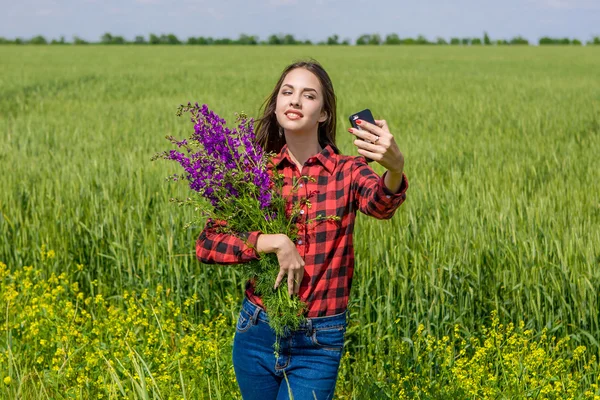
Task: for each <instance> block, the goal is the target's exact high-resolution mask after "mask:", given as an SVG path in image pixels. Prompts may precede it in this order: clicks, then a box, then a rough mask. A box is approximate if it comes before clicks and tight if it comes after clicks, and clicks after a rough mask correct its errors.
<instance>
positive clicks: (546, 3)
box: [530, 0, 600, 10]
mask: <svg viewBox="0 0 600 400" xmlns="http://www.w3.org/2000/svg"><path fill="white" fill-rule="evenodd" d="M530 1H532V2H533V3H535V4H537V5H538V6H540V7H543V8H551V9H554V10H600V2H599V1H598V0H530Z"/></svg>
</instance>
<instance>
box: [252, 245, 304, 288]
mask: <svg viewBox="0 0 600 400" xmlns="http://www.w3.org/2000/svg"><path fill="white" fill-rule="evenodd" d="M256 247H257V251H258V252H262V253H275V254H276V255H277V260H278V261H279V274H278V275H277V279H276V280H275V286H274V287H273V289H277V287H278V286H279V285H280V284H281V282H282V281H283V279H284V278H285V276H286V275H287V282H288V294H289V295H290V297H291V296H292V295H294V294H298V291H299V290H300V283H301V282H302V278H303V277H304V260H303V259H302V257H300V254H299V253H298V250H297V249H296V245H295V244H294V242H292V241H291V240H290V238H289V237H287V236H286V235H284V234H276V235H266V234H263V235H260V236H258V241H257V242H256Z"/></svg>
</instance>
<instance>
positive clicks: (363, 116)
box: [348, 108, 375, 163]
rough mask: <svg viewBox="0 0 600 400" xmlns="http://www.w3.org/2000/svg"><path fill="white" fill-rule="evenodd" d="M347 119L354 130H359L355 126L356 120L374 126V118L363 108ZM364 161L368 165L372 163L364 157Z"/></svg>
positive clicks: (358, 127) (357, 126)
mask: <svg viewBox="0 0 600 400" xmlns="http://www.w3.org/2000/svg"><path fill="white" fill-rule="evenodd" d="M348 119H349V120H350V125H352V127H353V128H356V129H360V126H359V125H357V124H356V120H357V119H360V120H363V121H367V122H370V123H372V124H373V125H375V118H373V114H371V110H369V109H368V108H365V109H364V110H362V111H359V112H357V113H354V114H352V115H350V117H348ZM361 140H364V139H361ZM365 159H366V160H367V162H368V163H370V162H372V161H373V160H371V159H370V158H367V157H365Z"/></svg>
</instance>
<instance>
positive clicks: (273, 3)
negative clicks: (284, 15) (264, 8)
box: [269, 0, 298, 7]
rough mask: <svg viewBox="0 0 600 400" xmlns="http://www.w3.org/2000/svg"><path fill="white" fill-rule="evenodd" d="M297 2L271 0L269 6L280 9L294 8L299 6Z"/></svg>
mask: <svg viewBox="0 0 600 400" xmlns="http://www.w3.org/2000/svg"><path fill="white" fill-rule="evenodd" d="M297 3H298V1H297V0H269V5H271V6H275V7H280V6H293V5H295V4H297Z"/></svg>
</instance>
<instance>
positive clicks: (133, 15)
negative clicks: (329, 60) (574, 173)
mask: <svg viewBox="0 0 600 400" xmlns="http://www.w3.org/2000/svg"><path fill="white" fill-rule="evenodd" d="M0 2H1V3H0V10H1V12H0V36H3V37H6V38H11V39H12V38H15V37H22V38H30V37H32V36H35V35H38V34H42V35H44V36H46V37H47V38H49V39H51V38H58V37H60V36H61V35H64V36H65V38H66V39H67V40H69V41H70V40H72V37H73V36H74V35H77V36H80V37H82V38H84V39H86V40H92V41H97V40H98V39H99V38H100V36H101V35H102V34H103V33H104V32H111V33H112V34H113V35H122V36H125V37H126V38H127V39H133V38H134V37H135V35H144V36H145V37H147V36H148V34H149V33H156V34H160V33H174V34H176V35H177V36H178V37H179V38H180V39H186V38H187V37H189V36H212V37H229V38H237V37H238V36H239V35H240V34H241V33H246V34H250V35H257V36H258V37H259V38H260V39H266V38H267V37H268V35H270V34H273V33H276V34H277V33H284V34H287V33H291V34H293V35H294V36H295V37H296V38H297V39H301V40H305V39H310V40H312V41H319V40H324V39H326V38H327V37H328V36H330V35H333V34H338V35H339V36H340V38H341V39H344V38H349V39H351V41H352V42H354V41H355V40H356V38H357V37H359V36H360V35H361V34H364V33H379V34H380V35H381V36H382V37H385V35H387V34H389V33H397V34H398V35H400V37H406V36H411V37H415V36H417V35H418V34H423V35H425V36H426V37H427V38H429V39H435V38H436V37H438V36H440V37H443V38H445V39H448V38H450V37H452V36H458V37H475V36H478V37H481V36H482V34H483V31H487V32H488V33H489V35H490V37H491V38H492V39H499V38H504V39H508V38H511V37H513V36H516V35H522V36H524V37H526V38H527V39H529V40H530V41H534V42H536V43H537V39H539V38H540V37H542V36H546V35H548V36H553V37H565V36H567V37H571V38H573V37H576V38H579V39H580V40H583V41H586V40H588V39H590V38H591V37H592V36H600V0H502V1H499V0H429V1H428V0H421V1H402V0H395V1H394V0H380V1H378V0H255V1H253V0H223V1H218V0H212V1H208V0H177V1H175V0H0Z"/></svg>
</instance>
